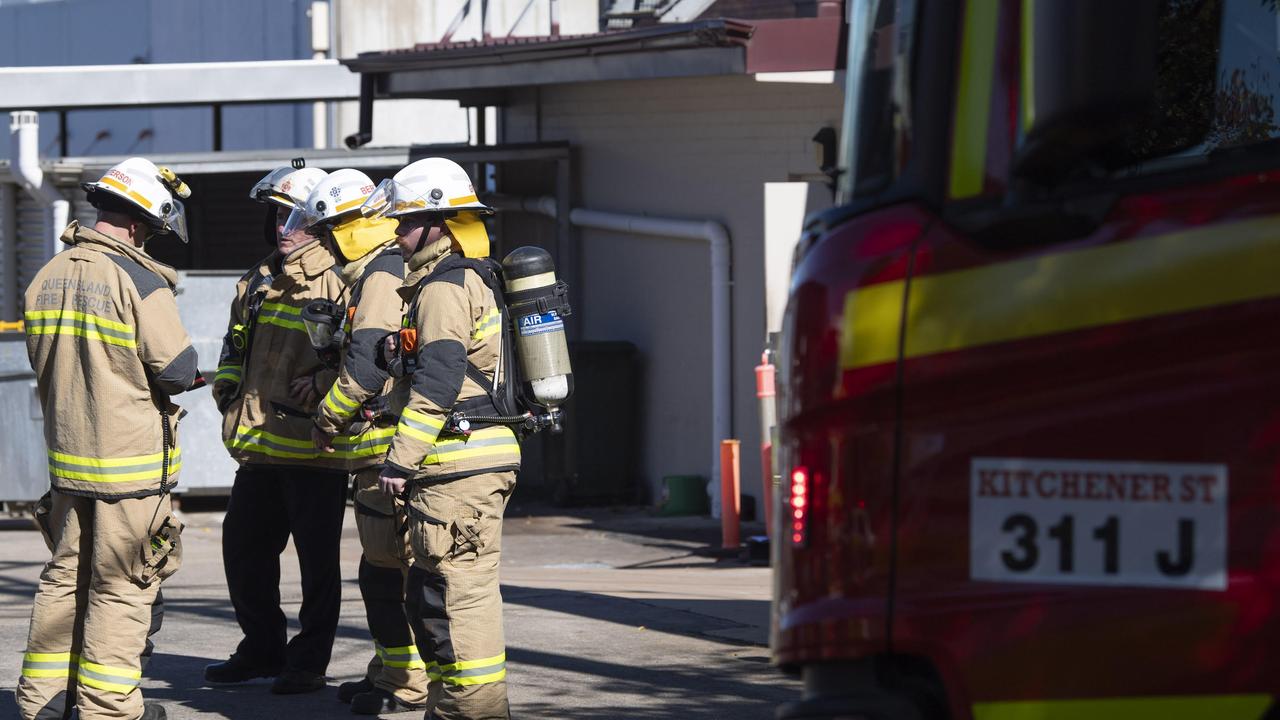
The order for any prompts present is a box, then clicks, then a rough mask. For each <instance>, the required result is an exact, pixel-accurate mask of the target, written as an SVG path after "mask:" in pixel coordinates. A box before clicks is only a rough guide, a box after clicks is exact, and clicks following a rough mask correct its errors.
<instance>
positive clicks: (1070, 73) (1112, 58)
mask: <svg viewBox="0 0 1280 720" xmlns="http://www.w3.org/2000/svg"><path fill="white" fill-rule="evenodd" d="M1160 5H1161V2H1160V0H1124V2H1115V0H1024V2H1023V12H1024V13H1025V14H1027V15H1029V16H1028V17H1024V18H1023V24H1022V27H1023V35H1022V42H1023V52H1022V98H1021V108H1020V110H1021V113H1022V126H1023V130H1024V133H1023V138H1022V141H1021V142H1020V144H1019V145H1018V148H1017V150H1016V152H1015V153H1014V159H1013V168H1012V170H1013V174H1014V175H1015V176H1017V177H1020V178H1026V179H1029V180H1033V181H1036V182H1040V183H1048V184H1052V183H1054V182H1055V181H1058V180H1061V179H1062V178H1064V177H1065V176H1066V175H1067V174H1069V173H1070V172H1071V171H1073V170H1076V169H1079V168H1080V166H1081V163H1082V162H1089V161H1090V160H1093V159H1095V158H1096V156H1097V154H1098V153H1100V152H1102V151H1103V150H1104V149H1105V148H1106V146H1107V145H1108V144H1109V143H1112V142H1113V141H1114V140H1116V138H1117V137H1118V136H1119V135H1120V134H1121V133H1123V131H1124V130H1125V128H1126V127H1128V126H1129V124H1130V122H1131V121H1132V120H1133V119H1134V118H1136V117H1139V116H1141V115H1143V114H1144V113H1146V112H1148V111H1149V109H1150V108H1151V106H1152V104H1153V102H1154V99H1155V88H1156V68H1157V57H1156V47H1157V37H1156V35H1157V21H1158V19H1159V14H1160Z"/></svg>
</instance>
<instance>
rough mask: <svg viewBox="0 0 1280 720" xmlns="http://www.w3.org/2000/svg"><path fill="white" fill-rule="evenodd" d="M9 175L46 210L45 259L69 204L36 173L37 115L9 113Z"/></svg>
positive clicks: (56, 239) (54, 246) (64, 223)
mask: <svg viewBox="0 0 1280 720" xmlns="http://www.w3.org/2000/svg"><path fill="white" fill-rule="evenodd" d="M9 158H10V160H9V174H10V175H12V176H13V179H14V181H15V182H16V183H17V184H18V186H19V187H21V188H22V189H23V190H24V191H26V193H27V194H28V195H30V196H31V197H32V199H34V200H35V201H36V202H38V203H40V204H41V205H44V206H45V208H46V215H45V221H46V223H47V226H46V228H45V230H46V232H47V235H46V238H45V249H46V256H47V257H53V255H54V254H55V253H57V251H58V247H59V238H60V236H61V235H62V229H63V228H64V227H66V226H67V221H68V217H69V215H70V214H71V203H70V202H68V201H67V199H66V198H64V197H63V196H62V193H60V192H58V189H57V188H56V187H54V185H53V181H52V180H51V179H50V178H48V177H46V176H45V174H44V171H43V170H41V169H40V115H39V113H36V112H34V111H31V110H19V111H17V112H12V113H9Z"/></svg>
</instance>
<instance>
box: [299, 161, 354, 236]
mask: <svg viewBox="0 0 1280 720" xmlns="http://www.w3.org/2000/svg"><path fill="white" fill-rule="evenodd" d="M373 190H374V185H373V180H370V179H369V176H368V175H365V174H364V173H362V172H360V171H359V170H352V169H351V168H343V169H341V170H335V171H333V172H331V173H329V175H328V176H327V177H325V178H324V179H323V180H321V181H320V182H318V183H316V186H315V187H314V188H312V190H311V194H309V195H308V196H307V199H306V201H304V202H303V203H302V204H300V205H298V206H297V207H295V208H294V209H293V212H291V213H289V220H288V221H287V222H285V224H284V234H285V235H290V234H292V233H295V232H297V231H299V230H309V229H311V228H313V227H315V226H316V225H318V224H320V223H326V224H329V225H336V224H338V221H339V220H341V219H343V217H344V216H348V215H351V214H353V213H354V214H355V215H356V216H357V217H358V216H359V212H360V206H361V205H363V204H364V202H365V201H366V200H368V199H369V195H370V193H372V192H373Z"/></svg>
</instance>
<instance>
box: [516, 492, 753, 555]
mask: <svg viewBox="0 0 1280 720" xmlns="http://www.w3.org/2000/svg"><path fill="white" fill-rule="evenodd" d="M548 516H560V517H567V518H572V521H571V522H569V523H568V524H567V527H572V528H576V529H580V530H594V531H597V532H605V533H613V534H617V535H629V536H634V537H636V538H640V539H641V541H642V544H644V545H647V546H650V547H659V548H666V549H675V550H686V551H687V550H690V549H691V548H690V547H689V544H693V545H698V546H703V547H705V548H706V549H707V553H706V554H719V553H718V552H713V549H715V548H718V547H719V545H720V521H719V520H717V519H715V518H712V517H708V516H700V515H684V516H666V515H659V514H658V513H657V511H656V510H654V509H653V508H650V507H635V506H626V507H595V508H563V507H555V506H552V505H544V504H539V503H522V504H520V505H513V506H511V507H509V508H507V513H506V517H507V519H508V520H512V519H518V518H524V517H548ZM764 531H765V529H764V523H762V522H755V521H749V522H743V523H742V525H741V536H742V537H743V538H746V537H750V536H752V535H763V534H764ZM664 541H665V543H664ZM699 554H702V553H701V551H700V550H699Z"/></svg>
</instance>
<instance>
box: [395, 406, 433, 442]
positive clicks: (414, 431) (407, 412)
mask: <svg viewBox="0 0 1280 720" xmlns="http://www.w3.org/2000/svg"><path fill="white" fill-rule="evenodd" d="M442 429H444V421H443V420H439V419H436V418H433V417H431V416H430V415H427V414H426V413H421V412H418V411H417V410H414V409H413V408H405V409H404V411H403V412H402V413H401V414H400V424H399V425H397V426H396V432H401V433H404V434H405V435H408V436H409V437H411V438H414V439H415V440H421V441H423V442H425V443H434V442H435V441H436V437H437V436H439V435H440V431H441V430H442Z"/></svg>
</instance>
